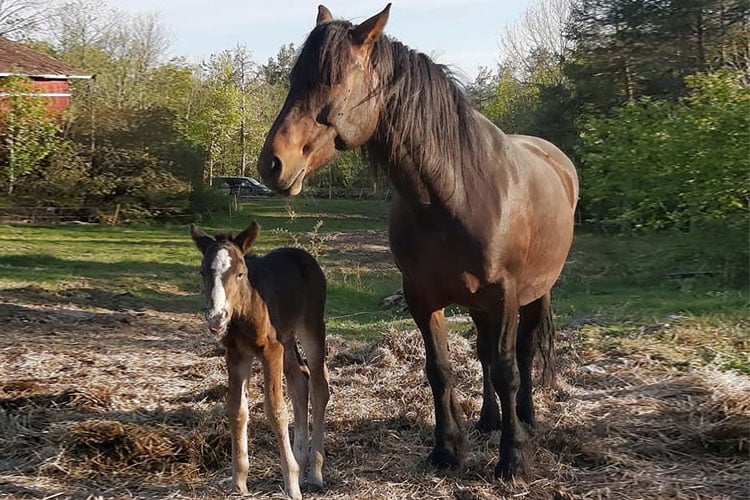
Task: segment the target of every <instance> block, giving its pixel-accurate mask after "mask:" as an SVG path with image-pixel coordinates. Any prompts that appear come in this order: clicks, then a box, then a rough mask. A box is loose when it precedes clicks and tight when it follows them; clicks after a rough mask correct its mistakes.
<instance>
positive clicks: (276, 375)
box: [260, 341, 302, 500]
mask: <svg viewBox="0 0 750 500" xmlns="http://www.w3.org/2000/svg"><path fill="white" fill-rule="evenodd" d="M260 358H261V362H262V364H263V379H264V384H263V385H264V389H265V409H266V418H268V421H269V422H270V424H271V428H272V429H273V432H274V434H276V440H277V442H278V446H279V455H280V456H281V474H282V475H283V477H284V489H285V490H286V493H287V495H288V496H289V497H290V498H292V499H293V500H300V499H301V498H302V493H301V492H300V488H299V473H300V470H299V465H298V464H297V460H295V458H294V452H293V451H292V446H291V444H290V442H289V427H288V425H289V416H288V415H287V411H286V404H284V390H283V387H282V374H283V371H284V346H283V345H282V344H281V342H278V341H274V342H270V343H269V344H268V345H266V346H265V347H264V348H263V350H262V351H261V356H260Z"/></svg>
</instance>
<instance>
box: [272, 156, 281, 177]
mask: <svg viewBox="0 0 750 500" xmlns="http://www.w3.org/2000/svg"><path fill="white" fill-rule="evenodd" d="M271 173H272V174H275V175H279V174H280V173H281V160H279V157H278V156H274V157H273V159H272V160H271Z"/></svg>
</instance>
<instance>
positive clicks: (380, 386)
mask: <svg viewBox="0 0 750 500" xmlns="http://www.w3.org/2000/svg"><path fill="white" fill-rule="evenodd" d="M0 317H2V318H3V328H2V330H1V331H0V498H46V499H52V498H58V499H62V498H81V499H84V498H90V499H99V498H170V499H188V498H190V499H208V498H222V497H223V496H224V491H225V490H226V488H227V486H228V481H229V477H230V472H229V438H228V433H227V431H226V426H225V421H224V420H225V419H224V416H223V397H224V393H225V390H226V389H225V380H224V377H225V373H224V367H223V358H222V357H221V350H220V349H219V347H218V344H217V343H216V342H215V341H214V340H213V339H211V338H209V337H208V336H207V334H206V332H205V329H204V325H203V324H202V321H201V320H200V318H199V317H198V316H197V315H195V314H176V313H164V312H156V311H150V310H145V311H133V310H127V309H124V310H109V309H97V310H81V309H76V308H75V307H73V306H70V305H65V304H62V303H61V304H58V305H50V306H31V305H28V304H23V303H11V302H7V301H6V302H3V303H0ZM382 333H383V336H382V338H381V340H379V341H377V342H374V343H369V344H368V343H362V342H354V341H347V340H344V339H342V338H340V337H337V336H335V335H332V336H331V337H330V338H329V358H328V360H329V361H328V362H329V367H330V372H331V379H332V389H333V397H332V400H331V403H330V406H329V418H328V424H327V428H328V434H327V438H326V446H327V453H328V461H327V463H326V468H325V473H326V481H327V489H326V490H325V491H324V492H322V493H316V494H312V493H310V494H305V495H306V498H310V499H315V498H341V499H343V498H347V499H348V498H362V499H371V498H384V499H385V498H388V499H391V498H414V499H422V498H455V499H486V498H498V497H504V498H539V499H543V498H544V499H548V498H558V499H573V498H686V499H687V498H717V499H719V498H721V499H730V498H738V499H739V498H748V495H749V494H750V491H749V489H748V478H750V462H749V461H748V440H749V439H750V436H748V430H749V429H750V420H749V417H748V415H749V414H750V403H749V399H750V396H749V394H750V382H749V381H748V377H746V376H740V375H736V374H731V373H722V372H715V371H711V370H699V371H693V372H680V371H676V370H675V369H673V368H670V367H668V366H665V365H664V364H663V363H662V362H661V361H660V360H658V359H654V357H653V356H647V355H644V356H623V355H622V353H618V352H607V351H599V350H595V349H591V348H589V347H586V346H585V345H584V344H582V343H580V342H579V341H578V338H579V336H578V334H577V331H576V330H575V329H572V330H568V331H563V332H560V333H559V342H558V345H559V353H560V354H559V356H558V368H559V386H558V388H557V389H556V390H550V389H541V390H539V391H537V393H536V402H537V408H538V416H539V421H540V427H539V429H538V431H537V433H536V436H535V438H534V446H535V448H536V453H535V466H534V473H535V477H536V479H535V480H533V481H530V482H528V483H517V484H502V483H498V482H496V481H494V480H493V479H492V470H493V468H494V463H495V461H496V458H497V443H498V439H499V436H498V435H497V433H495V434H493V435H490V436H488V437H486V436H481V435H479V434H477V433H475V432H472V433H470V441H469V449H468V454H467V461H466V464H465V466H464V467H463V468H461V469H460V470H449V471H446V472H441V471H436V470H434V469H432V468H431V467H430V466H429V465H428V464H427V461H426V456H427V454H428V452H429V450H430V446H431V442H432V424H433V410H432V397H431V394H430V391H429V387H428V385H427V383H426V380H425V376H424V374H423V364H424V354H423V349H422V345H421V339H420V337H419V334H418V333H417V332H415V331H406V332H400V331H391V332H382ZM451 356H452V359H453V366H454V371H455V374H456V378H457V392H458V394H459V397H460V398H461V400H462V401H463V408H464V412H465V415H466V421H467V423H466V425H467V426H470V425H471V424H472V423H473V422H474V421H476V419H477V418H478V412H479V408H480V399H479V396H480V388H481V384H480V379H479V374H480V372H479V365H478V363H477V362H476V361H475V356H474V355H473V337H470V338H464V337H462V336H459V335H454V336H453V337H452V339H451ZM256 381H257V382H256V383H255V385H253V387H252V388H251V391H250V392H251V393H250V401H251V403H250V405H251V406H250V414H251V419H250V432H249V434H250V449H251V461H250V463H251V473H250V479H249V488H250V491H251V493H252V496H253V497H255V498H261V497H281V496H282V494H281V484H282V482H281V474H280V470H279V467H278V456H277V452H276V446H275V443H274V440H273V437H272V435H271V433H270V430H269V427H268V426H267V425H266V423H265V420H264V417H263V409H262V408H263V407H262V396H261V391H262V388H261V385H260V383H261V382H260V377H256Z"/></svg>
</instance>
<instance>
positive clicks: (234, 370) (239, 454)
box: [226, 347, 252, 495]
mask: <svg viewBox="0 0 750 500" xmlns="http://www.w3.org/2000/svg"><path fill="white" fill-rule="evenodd" d="M226 362H227V373H228V375H229V391H228V394H227V416H228V417H229V432H230V434H231V436H232V491H233V492H234V493H239V494H242V495H245V494H247V471H248V468H249V463H248V459H247V415H248V409H247V395H246V394H245V388H246V385H247V381H248V379H249V378H250V375H251V372H252V358H251V357H248V356H245V355H243V354H241V353H239V352H237V351H236V349H233V348H231V347H229V348H227V354H226Z"/></svg>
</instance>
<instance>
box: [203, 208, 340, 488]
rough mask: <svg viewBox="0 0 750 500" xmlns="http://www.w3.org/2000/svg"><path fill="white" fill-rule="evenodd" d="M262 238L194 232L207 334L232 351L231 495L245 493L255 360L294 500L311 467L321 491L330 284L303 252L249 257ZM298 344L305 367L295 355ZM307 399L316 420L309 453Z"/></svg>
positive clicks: (311, 478)
mask: <svg viewBox="0 0 750 500" xmlns="http://www.w3.org/2000/svg"><path fill="white" fill-rule="evenodd" d="M259 231H260V227H259V226H258V224H256V223H255V222H253V223H252V225H250V227H248V228H247V229H246V230H244V231H243V232H241V233H240V234H239V235H237V236H236V237H231V235H218V236H216V237H215V238H213V237H211V236H209V235H207V234H206V233H205V232H203V231H202V230H201V229H199V228H198V227H196V226H195V225H193V226H191V227H190V235H191V236H192V238H193V241H194V242H195V245H196V246H197V247H198V249H199V250H200V251H201V253H202V254H203V262H202V263H201V275H202V276H203V285H204V291H205V295H206V302H207V304H208V313H207V320H208V327H209V330H210V331H211V333H213V334H215V335H217V336H220V338H221V343H222V344H224V346H225V347H226V350H227V352H226V362H227V372H228V375H229V394H228V396H227V413H228V416H229V428H230V431H231V434H232V487H233V490H234V492H236V493H240V494H246V493H247V475H248V468H249V462H248V457H247V419H248V409H247V397H246V394H245V388H246V387H247V383H248V379H249V377H250V375H251V373H252V370H251V364H252V360H253V358H255V357H257V358H259V359H260V362H261V364H262V366H263V382H264V384H263V387H264V392H265V410H266V416H267V417H268V420H269V422H270V423H271V428H272V429H273V431H274V433H275V434H276V438H277V440H278V445H279V452H280V454H281V471H282V474H283V476H284V488H285V489H286V492H287V494H288V495H289V496H290V497H291V498H293V499H300V498H302V494H301V493H300V485H301V484H302V482H303V479H304V473H305V469H306V468H307V466H308V464H309V466H310V470H309V474H308V478H307V484H308V486H309V487H311V488H313V489H319V488H322V487H323V472H322V469H323V461H324V457H325V453H324V449H323V434H324V420H325V411H326V405H327V404H328V398H329V395H330V393H329V387H328V371H327V369H326V365H325V352H326V345H325V321H324V312H325V302H326V279H325V276H324V275H323V271H322V270H321V269H320V266H319V265H318V263H317V262H316V261H315V259H314V258H313V257H312V256H311V255H310V254H308V253H307V252H305V251H304V250H300V249H298V248H280V249H277V250H274V251H272V252H270V253H268V254H266V255H264V256H262V257H254V256H253V257H250V256H245V254H246V253H247V252H248V250H250V248H251V247H252V244H253V242H254V241H255V239H256V238H257V236H258V233H259ZM298 340H299V343H300V344H301V346H302V349H303V351H304V353H305V355H306V356H307V360H306V361H305V360H303V358H302V356H301V355H300V352H299V350H298V348H297V341H298ZM282 371H283V373H284V375H286V378H287V385H288V387H289V392H290V395H291V399H292V405H293V407H294V448H292V446H291V444H290V442H289V431H288V427H287V426H288V416H287V411H286V405H285V403H284V394H283V387H282ZM308 380H309V386H308ZM308 390H309V392H308ZM308 394H309V397H310V399H311V400H312V418H313V422H312V443H311V446H310V448H309V451H308V418H307V417H308Z"/></svg>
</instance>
